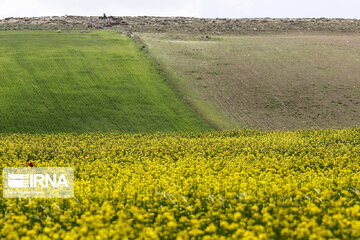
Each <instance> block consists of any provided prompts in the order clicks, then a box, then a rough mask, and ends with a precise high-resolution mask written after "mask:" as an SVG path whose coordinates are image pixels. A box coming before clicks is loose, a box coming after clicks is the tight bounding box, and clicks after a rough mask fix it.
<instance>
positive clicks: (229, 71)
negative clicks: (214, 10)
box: [140, 33, 360, 129]
mask: <svg viewBox="0 0 360 240" xmlns="http://www.w3.org/2000/svg"><path fill="white" fill-rule="evenodd" d="M140 36H141V37H142V39H143V40H144V41H145V42H146V44H147V45H148V46H149V49H150V51H151V53H152V54H153V55H154V56H155V58H156V59H157V60H158V61H159V62H160V63H161V64H162V65H163V66H164V69H166V71H167V72H168V74H169V76H171V78H172V79H173V80H174V83H175V84H176V85H177V87H178V88H179V90H180V91H181V92H182V93H183V94H184V95H185V96H186V98H187V99H188V100H189V101H190V102H191V103H192V104H193V105H194V106H195V107H196V108H197V109H198V110H199V112H200V113H201V114H202V115H203V116H204V117H205V118H206V119H207V120H208V121H210V122H212V123H213V124H215V125H217V126H218V127H219V128H221V129H229V128H233V127H255V128H266V129H298V128H312V127H316V128H333V127H354V126H359V123H360V122H359V121H360V77H359V76H360V68H359V66H360V39H359V36H358V35H356V34H336V33H329V34H310V33H306V34H301V33H290V34H263V35H253V36H214V37H213V36H210V38H209V37H205V36H196V35H187V34H145V33H144V34H141V35H140Z"/></svg>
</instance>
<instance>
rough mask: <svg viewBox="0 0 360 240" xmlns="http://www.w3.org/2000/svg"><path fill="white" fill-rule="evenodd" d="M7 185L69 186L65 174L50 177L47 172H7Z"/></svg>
mask: <svg viewBox="0 0 360 240" xmlns="http://www.w3.org/2000/svg"><path fill="white" fill-rule="evenodd" d="M8 176H9V179H8V186H9V187H37V186H41V187H45V188H47V187H48V186H49V185H51V186H52V187H54V188H58V187H69V184H68V183H67V181H66V178H65V175H64V174H61V175H60V176H59V178H57V177H56V174H53V176H52V177H51V176H50V175H49V174H11V173H8Z"/></svg>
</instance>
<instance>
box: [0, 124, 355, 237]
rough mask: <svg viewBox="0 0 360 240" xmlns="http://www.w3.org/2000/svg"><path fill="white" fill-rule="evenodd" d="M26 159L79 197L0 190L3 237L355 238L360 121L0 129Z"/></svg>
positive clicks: (7, 156) (0, 142)
mask: <svg viewBox="0 0 360 240" xmlns="http://www.w3.org/2000/svg"><path fill="white" fill-rule="evenodd" d="M27 158H29V159H30V160H32V161H33V162H34V164H35V167H73V168H74V170H75V196H76V197H75V198H72V199H55V200H54V199H8V198H6V199H5V198H1V201H0V211H1V217H0V238H2V239H3V238H5V239H34V238H36V239H134V238H140V239H199V238H201V239H239V238H244V239H329V238H332V239H356V238H360V198H359V191H360V176H359V171H360V129H343V130H302V131H293V132H266V131H255V130H242V131H240V130H239V131H228V132H208V133H182V134H115V133H107V134H80V135H78V134H52V135H36V134H34V135H30V134H2V135H0V166H1V167H2V168H3V167H26V165H25V161H26V160H27ZM1 178H2V177H1ZM1 193H2V189H1Z"/></svg>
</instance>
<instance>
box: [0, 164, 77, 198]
mask: <svg viewBox="0 0 360 240" xmlns="http://www.w3.org/2000/svg"><path fill="white" fill-rule="evenodd" d="M3 196H4V197H5V198H15V197H16V198H17V197H23V198H69V197H70V198H71V197H73V196H74V170H73V168H60V167H51V168H50V167H49V168H46V167H45V168H43V167H42V168H40V167H33V168H4V169H3Z"/></svg>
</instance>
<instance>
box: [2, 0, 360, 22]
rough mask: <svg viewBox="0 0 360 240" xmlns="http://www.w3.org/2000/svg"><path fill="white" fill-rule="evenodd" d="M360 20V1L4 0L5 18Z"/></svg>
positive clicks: (3, 10)
mask: <svg viewBox="0 0 360 240" xmlns="http://www.w3.org/2000/svg"><path fill="white" fill-rule="evenodd" d="M103 13H106V14H107V15H108V16H110V15H113V16H144V15H146V16H193V17H231V18H243V17H331V18H360V0H178V1H173V0H0V19H1V18H5V17H31V16H63V15H65V14H67V15H84V16H99V15H102V14H103Z"/></svg>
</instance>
